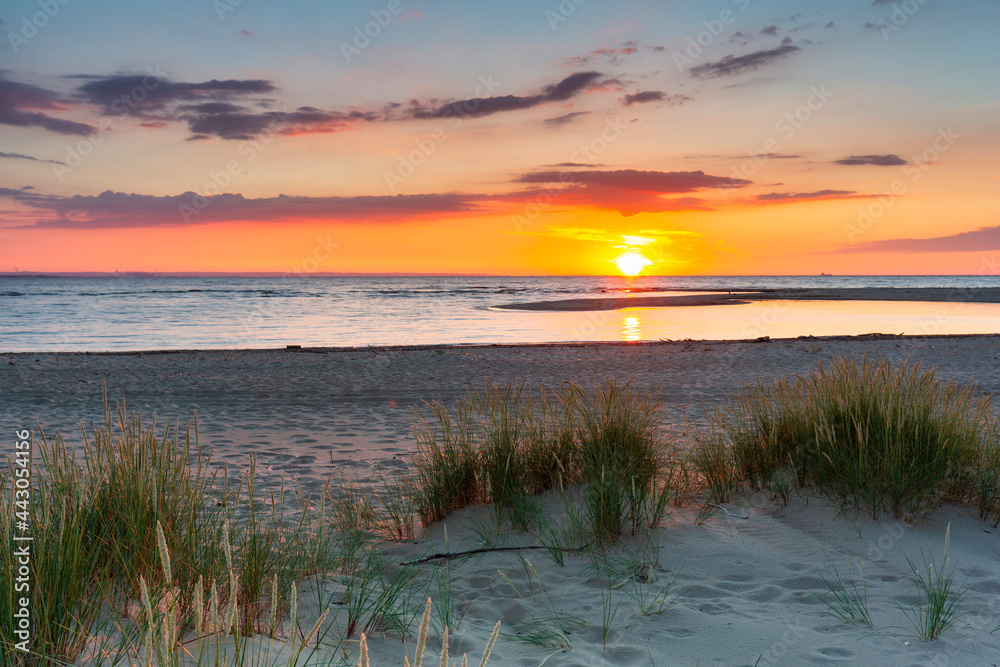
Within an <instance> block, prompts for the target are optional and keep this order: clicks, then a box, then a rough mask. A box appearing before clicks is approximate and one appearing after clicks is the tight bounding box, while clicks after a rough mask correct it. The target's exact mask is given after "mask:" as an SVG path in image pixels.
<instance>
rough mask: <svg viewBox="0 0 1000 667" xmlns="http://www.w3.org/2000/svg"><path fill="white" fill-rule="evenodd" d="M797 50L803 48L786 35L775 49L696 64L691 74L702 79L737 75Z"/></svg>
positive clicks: (768, 63)
mask: <svg viewBox="0 0 1000 667" xmlns="http://www.w3.org/2000/svg"><path fill="white" fill-rule="evenodd" d="M796 51H801V49H800V48H799V47H797V46H795V45H793V44H792V43H791V41H790V40H789V39H788V38H787V37H786V38H785V39H784V40H782V42H781V46H778V47H775V48H773V49H763V50H760V51H754V52H753V53H748V54H746V55H744V56H733V55H729V56H726V57H725V58H723V59H722V60H717V61H715V62H710V63H704V64H703V65H696V66H695V67H692V68H691V75H692V76H695V77H698V78H701V79H714V78H716V77H723V76H736V75H738V74H742V73H744V72H750V71H753V70H756V69H760V68H761V67H765V66H767V65H770V64H771V63H773V62H775V61H777V60H781V59H782V58H786V57H788V56H789V55H791V54H792V53H795V52H796Z"/></svg>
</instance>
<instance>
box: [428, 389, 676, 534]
mask: <svg viewBox="0 0 1000 667" xmlns="http://www.w3.org/2000/svg"><path fill="white" fill-rule="evenodd" d="M663 416H664V404H663V402H662V400H661V399H660V396H659V395H658V393H657V392H655V391H654V390H638V389H635V388H634V387H632V386H631V384H630V383H628V382H626V383H619V382H616V381H609V382H606V383H604V384H603V385H601V386H600V387H598V388H597V390H596V391H593V392H588V391H587V390H585V389H584V388H583V387H581V386H580V385H577V384H575V383H569V384H568V385H566V386H565V387H564V388H562V389H560V390H559V391H557V392H548V391H546V390H545V389H544V388H542V389H539V390H538V391H529V390H526V389H525V388H524V386H523V385H522V386H514V385H506V386H503V387H497V386H494V385H492V384H490V383H487V384H486V387H485V389H483V390H481V391H480V390H473V391H471V392H470V393H469V394H468V395H467V396H466V397H464V398H462V399H460V400H459V401H457V402H456V404H455V407H454V409H449V408H448V407H447V406H445V405H444V404H442V403H441V402H433V403H428V404H427V405H426V409H425V411H418V412H417V425H416V428H415V431H414V433H415V436H416V440H417V444H418V454H417V457H416V458H415V460H414V464H415V468H416V480H417V481H416V505H417V508H418V513H419V515H420V518H421V520H422V522H423V523H424V524H425V525H427V524H429V523H431V522H433V521H437V520H440V519H441V518H443V517H444V516H445V515H447V514H448V513H449V512H451V511H454V510H456V509H459V508H460V507H464V506H466V505H468V504H471V503H473V502H486V503H493V505H494V507H495V508H496V510H497V511H498V512H506V514H507V516H508V517H509V518H510V520H511V522H512V524H513V525H514V526H515V527H517V528H520V529H526V528H528V527H529V526H531V525H533V524H534V523H535V522H536V519H537V518H538V512H539V508H538V505H537V503H536V501H534V500H533V496H535V495H537V494H538V493H541V492H543V491H547V490H549V489H565V488H566V487H567V486H568V485H570V484H573V483H577V482H582V483H583V488H584V503H585V508H586V518H587V522H588V524H589V526H590V528H591V531H592V534H593V535H594V536H595V537H596V538H597V539H598V540H599V541H607V540H611V541H613V540H616V539H618V536H619V535H620V534H621V531H622V529H623V528H624V527H625V526H626V525H629V526H630V527H631V529H632V531H633V532H634V531H635V530H637V529H638V527H639V526H640V525H641V524H642V523H643V522H644V521H650V520H651V521H658V520H659V519H660V518H662V516H663V513H664V512H665V508H666V506H667V504H668V501H669V499H670V498H671V494H670V492H669V489H666V488H665V486H664V477H663V475H662V473H663V470H664V462H665V452H666V445H665V443H664V441H663V438H662V436H661V434H660V432H659V429H660V426H661V423H662V421H663Z"/></svg>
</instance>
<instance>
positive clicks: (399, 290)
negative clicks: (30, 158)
mask: <svg viewBox="0 0 1000 667" xmlns="http://www.w3.org/2000/svg"><path fill="white" fill-rule="evenodd" d="M880 286H886V287H975V286H984V287H985V286H989V287H1000V276H902V277H892V276H832V277H830V276H822V277H820V276H809V277H787V276H777V277H767V276H763V277H762V276H754V277H644V278H635V279H625V278H607V277H599V278H588V277H570V278H554V277H544V278H537V277H530V278H527V277H517V278H505V277H486V278H484V277H443V278H436V277H392V278H378V277H363V278H329V277H290V278H235V277H219V278H190V277H184V278H170V277H159V276H139V277H125V276H123V277H104V278H62V277H10V278H0V312H2V318H0V351H3V352H21V351H108V350H156V349H210V348H274V347H284V346H285V345H291V344H295V345H304V346H363V345H411V344H445V343H519V342H557V341H570V340H576V341H608V340H656V339H666V338H669V339H675V340H676V339H683V338H694V339H734V338H756V337H758V336H771V337H785V336H797V335H804V334H812V335H831V334H857V333H869V332H881V333H908V334H915V333H993V332H998V331H1000V306H996V305H992V304H961V303H959V304H940V303H938V304H912V303H911V304H905V303H886V302H882V303H865V302H853V303H844V302H840V303H816V302H812V303H810V302H769V303H761V304H750V305H740V306H734V305H727V306H705V307H698V308H694V307H692V308H688V307H685V308H662V309H649V308H636V309H626V310H621V311H611V312H592V313H551V312H525V311H511V310H497V309H494V308H493V306H497V305H500V304H506V303H514V302H525V301H540V300H555V299H566V298H579V297H600V296H606V295H609V294H616V293H621V292H626V291H631V292H636V291H641V292H649V291H653V292H657V291H660V292H670V291H671V290H675V289H679V288H685V289H699V290H726V289H736V288H740V289H745V288H779V287H880Z"/></svg>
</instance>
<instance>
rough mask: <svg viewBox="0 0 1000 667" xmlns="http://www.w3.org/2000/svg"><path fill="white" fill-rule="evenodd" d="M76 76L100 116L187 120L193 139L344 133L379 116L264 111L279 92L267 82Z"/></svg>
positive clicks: (82, 92) (79, 90)
mask: <svg viewBox="0 0 1000 667" xmlns="http://www.w3.org/2000/svg"><path fill="white" fill-rule="evenodd" d="M76 78H83V79H88V80H87V82H86V83H84V84H82V85H80V86H79V87H78V88H77V94H78V95H79V96H80V97H81V98H82V99H84V100H86V101H87V102H88V103H90V104H93V105H95V106H97V107H98V108H99V109H100V110H101V112H102V113H104V114H106V115H128V116H132V117H135V118H140V119H143V120H146V121H151V122H154V123H157V122H158V123H164V122H174V121H184V122H186V123H187V124H188V127H189V129H190V130H191V132H192V134H193V136H192V138H194V139H203V138H207V137H218V138H220V139H233V140H241V139H252V138H254V137H257V136H260V135H261V134H264V133H266V132H276V133H278V134H285V135H294V134H322V133H330V132H340V131H343V130H345V129H348V128H350V127H351V125H352V124H353V123H354V122H356V121H364V120H376V119H377V118H379V115H378V114H377V113H375V112H360V111H351V112H340V111H326V110H323V109H317V108H315V107H308V106H306V107H299V108H297V109H295V110H294V111H270V110H266V109H267V107H269V106H272V105H271V101H270V100H268V99H266V98H264V99H262V98H261V95H266V94H270V93H274V92H276V91H277V90H278V88H277V86H275V85H274V84H273V83H272V82H270V81H267V80H264V79H246V80H241V79H227V80H221V81H220V80H218V79H212V80H211V81H204V82H200V83H187V82H175V81H170V80H169V79H167V78H165V77H162V76H155V75H153V74H146V75H142V74H135V75H131V74H130V75H118V76H110V77H92V76H87V75H77V76H76ZM255 107H256V108H255ZM261 107H263V108H261ZM144 124H145V125H149V123H144Z"/></svg>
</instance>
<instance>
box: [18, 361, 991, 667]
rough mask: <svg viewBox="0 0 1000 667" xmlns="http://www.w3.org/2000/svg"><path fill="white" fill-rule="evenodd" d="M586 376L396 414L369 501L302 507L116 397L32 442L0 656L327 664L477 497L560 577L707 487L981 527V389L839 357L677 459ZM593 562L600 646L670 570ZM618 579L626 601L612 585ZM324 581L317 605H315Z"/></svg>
mask: <svg viewBox="0 0 1000 667" xmlns="http://www.w3.org/2000/svg"><path fill="white" fill-rule="evenodd" d="M595 385H596V386H594V387H591V388H584V387H583V386H581V385H578V384H576V383H572V382H570V383H566V384H564V385H563V386H562V387H561V388H560V389H559V390H557V391H548V390H545V389H544V388H538V389H528V388H526V387H525V386H524V385H504V386H495V385H492V384H490V383H487V384H486V385H485V387H483V388H482V389H478V390H472V391H470V392H469V393H468V394H466V396H464V397H463V398H462V399H460V400H459V401H457V402H456V403H455V405H454V406H446V405H444V404H443V403H441V402H440V401H438V402H432V403H428V404H426V406H425V408H424V409H423V410H421V411H418V412H417V413H416V423H415V427H414V434H415V437H416V441H417V447H418V449H417V454H416V456H415V457H414V459H413V461H412V464H413V466H412V470H411V471H409V472H405V473H401V474H399V475H396V476H392V477H383V479H382V484H381V487H380V488H379V490H378V491H377V492H376V493H374V494H372V493H370V492H368V491H366V490H363V489H361V488H360V487H358V486H356V485H355V483H353V482H351V481H350V480H335V481H336V483H332V484H330V485H328V487H327V488H326V489H325V491H324V493H322V494H320V496H319V497H318V498H311V497H308V496H307V494H306V493H305V492H303V491H302V489H301V487H293V486H288V487H287V488H286V485H285V483H284V481H282V483H281V485H280V487H277V488H274V487H272V488H263V487H261V486H260V485H259V483H258V477H257V464H256V459H255V458H254V457H251V458H250V461H249V467H248V469H246V470H245V471H242V475H241V476H240V477H239V478H238V479H237V478H235V476H234V475H231V473H230V471H229V470H228V469H222V470H220V469H218V468H214V467H212V464H211V456H210V454H209V453H207V452H205V451H203V450H202V448H201V447H200V445H199V441H198V431H197V425H196V423H195V424H194V425H193V426H192V427H189V428H187V429H180V428H178V427H175V426H173V425H171V424H167V425H166V426H165V427H162V428H158V427H157V425H156V423H155V421H154V422H152V423H144V422H143V420H142V418H141V416H140V415H138V414H137V413H128V412H127V411H126V410H125V408H124V407H123V406H122V407H119V408H118V409H117V410H116V411H112V410H110V409H106V410H105V415H104V421H103V423H101V424H100V425H99V426H98V427H97V428H96V429H95V430H94V431H93V432H92V433H90V434H87V433H84V437H83V444H82V445H81V447H80V448H79V449H72V448H70V447H69V446H68V445H67V444H66V442H65V441H64V439H63V438H62V436H61V435H60V434H58V433H57V434H56V436H55V437H54V438H51V439H50V438H47V437H46V436H45V434H42V433H40V434H39V437H38V438H37V439H36V441H35V442H34V462H35V467H34V471H33V476H34V479H33V485H32V493H33V494H34V495H33V496H32V503H31V516H30V523H31V526H32V531H33V536H34V539H35V543H34V547H35V548H34V553H33V560H32V563H31V568H32V569H31V575H32V580H33V582H34V585H33V588H32V591H31V605H32V609H33V612H32V613H33V620H34V623H35V626H34V629H33V635H32V645H31V652H30V653H29V654H19V655H18V662H17V663H16V664H18V665H32V666H34V665H47V664H65V663H70V662H72V661H74V660H77V659H80V658H81V656H84V655H86V653H87V652H88V651H90V652H94V651H97V652H101V651H103V652H104V653H106V654H107V655H115V656H119V655H121V656H128V658H127V661H132V662H135V663H137V664H157V665H175V664H191V663H192V661H193V662H194V664H225V665H242V664H273V663H274V660H275V659H276V658H273V656H277V655H279V654H280V655H282V656H284V657H283V658H282V661H283V662H281V663H280V664H285V660H286V658H287V664H295V663H297V662H298V661H299V660H300V659H304V658H303V657H304V656H308V655H313V656H315V655H316V652H317V651H321V650H322V651H326V652H327V653H329V654H330V655H331V656H334V657H331V658H330V661H331V663H332V662H333V661H335V660H336V658H335V656H336V654H337V647H341V648H342V647H343V646H344V644H343V642H345V641H347V639H348V638H353V637H358V636H362V637H368V636H369V635H371V634H372V633H374V632H391V633H394V634H398V635H401V636H406V635H407V634H408V633H409V629H410V625H411V622H412V620H413V616H414V615H415V613H416V612H414V611H413V610H412V609H411V608H410V607H411V605H410V604H409V602H410V600H411V599H412V597H413V595H414V587H413V586H412V585H411V579H412V575H410V574H409V573H404V572H403V571H400V570H399V569H398V568H396V567H393V566H391V565H390V564H389V563H388V561H386V559H385V558H384V557H383V556H381V555H380V554H379V553H378V551H377V547H378V537H379V535H381V536H382V537H390V538H395V539H411V538H413V537H414V534H415V530H416V526H415V519H417V520H419V521H420V522H421V523H423V524H424V525H427V524H430V523H432V522H434V521H438V520H440V519H443V518H444V517H445V516H446V515H447V514H449V513H451V512H453V511H455V510H457V509H459V508H461V507H464V506H466V505H469V504H471V503H480V502H482V503H491V504H492V506H493V508H494V512H495V513H494V515H493V520H494V526H495V527H499V526H500V525H501V523H502V522H504V521H507V522H509V524H510V525H511V526H512V527H514V528H516V529H518V530H522V531H524V530H527V531H532V532H534V534H536V535H537V536H538V537H539V539H540V540H541V542H542V544H543V546H545V547H546V548H547V549H548V550H549V555H550V557H551V558H552V559H553V561H555V562H556V563H558V564H563V563H564V562H565V552H566V550H567V548H572V549H576V548H579V547H587V548H588V549H590V550H592V555H593V553H596V552H597V551H601V552H602V553H603V550H604V549H606V548H609V547H610V546H613V545H615V544H616V543H619V541H620V540H621V538H622V536H623V534H624V533H625V532H626V531H629V530H630V531H631V533H632V534H633V535H636V534H638V535H640V537H641V536H642V535H643V534H644V532H645V531H646V530H648V529H650V528H655V527H656V526H657V525H658V524H659V523H660V521H662V519H663V518H664V516H665V514H666V512H667V509H668V507H669V506H670V505H671V503H674V504H685V503H689V502H695V501H697V500H705V498H706V495H707V503H714V502H723V501H726V500H728V499H729V497H730V496H731V495H732V494H733V493H735V492H737V491H738V490H740V489H741V488H743V487H749V488H751V489H761V488H770V489H771V490H772V491H773V492H774V493H776V494H777V495H779V496H781V497H782V498H783V499H785V500H786V501H787V497H788V494H789V493H790V490H791V488H793V487H804V486H813V487H815V488H816V489H818V490H819V491H821V492H823V493H826V494H828V495H830V496H832V497H834V498H837V499H839V500H840V502H841V503H842V504H843V505H844V506H845V507H848V508H856V509H858V510H864V511H867V512H869V513H870V514H871V515H872V516H874V517H878V516H880V515H882V514H884V513H886V512H892V513H894V514H897V515H898V514H903V513H908V514H916V513H918V512H920V511H926V510H928V509H930V508H933V507H934V506H935V505H937V504H939V503H941V502H946V501H958V502H964V503H968V504H971V505H974V506H976V507H978V508H979V510H980V512H981V514H982V515H983V517H984V518H994V519H995V520H996V521H1000V438H998V436H1000V427H998V421H997V416H996V414H995V413H994V411H993V408H992V405H991V403H990V400H989V398H988V397H985V396H983V395H981V393H979V392H978V390H977V389H976V388H975V387H974V386H965V387H962V386H958V385H956V384H954V383H944V382H941V381H939V380H938V379H937V377H936V375H935V374H934V372H933V371H925V370H922V369H921V368H920V367H919V366H915V365H910V364H905V363H904V364H900V365H898V366H893V365H891V364H889V363H888V362H885V361H883V360H881V359H877V358H876V359H873V360H869V359H867V358H864V357H863V358H862V359H860V360H854V359H839V360H836V361H834V362H832V363H829V364H823V363H820V364H818V365H817V366H816V367H815V368H813V369H812V370H811V371H810V373H808V374H807V375H806V376H803V377H794V378H782V379H778V380H775V381H773V382H770V383H766V382H757V383H755V384H752V385H748V386H747V387H744V389H743V390H742V391H741V392H739V393H738V394H735V395H733V396H731V397H730V399H729V401H728V402H727V403H726V404H725V405H724V406H722V407H721V408H719V409H718V410H715V411H713V412H710V413H709V415H708V426H707V428H700V429H694V435H693V438H692V439H693V441H694V446H693V449H692V450H691V451H690V452H681V451H680V450H679V449H678V448H675V447H673V445H672V442H670V441H669V440H667V439H666V438H665V437H664V434H663V431H662V429H661V425H662V422H663V420H664V416H665V410H666V405H665V403H664V401H663V399H662V396H661V395H660V394H659V393H658V392H657V391H656V390H653V389H640V388H637V387H636V386H634V385H633V384H632V383H631V382H616V381H608V382H604V383H601V384H596V383H595ZM11 472H12V471H9V472H5V473H4V472H0V486H2V490H0V537H2V538H4V539H7V540H8V543H10V540H11V539H12V536H13V535H14V534H15V530H16V526H15V524H14V518H13V517H14V516H15V514H14V507H15V505H14V503H15V500H14V498H15V496H14V494H13V479H12V478H11ZM551 490H555V491H556V494H554V496H553V497H550V498H549V499H548V502H549V503H550V505H551V501H553V500H555V501H558V500H559V498H561V499H562V501H563V507H562V509H564V510H565V511H564V512H563V513H562V514H561V515H560V516H558V517H557V516H555V514H553V513H552V512H551V511H546V510H544V507H546V505H545V504H544V503H543V498H542V497H540V496H539V494H541V493H544V492H546V491H551ZM706 491H707V494H706V493H705V492H706ZM286 495H287V497H286ZM556 504H558V502H557V503H556ZM289 506H291V507H293V508H295V509H292V510H291V513H290V515H289V513H288V511H287V510H286V507H289ZM296 506H297V507H296ZM556 514H558V508H556ZM487 537H489V536H487ZM490 539H492V538H490ZM593 550H596V551H593ZM602 558H603V559H604V560H605V561H607V562H605V564H604V565H605V567H604V569H601V568H600V566H598V565H595V567H598V571H599V572H604V573H606V574H604V575H602V576H603V577H604V578H606V580H607V581H606V586H605V585H604V584H603V583H602V586H601V595H602V608H603V614H604V615H603V621H602V629H603V638H604V640H605V642H606V641H607V640H608V638H609V637H610V634H609V633H610V629H611V626H612V624H613V623H614V622H615V620H616V617H617V615H618V612H619V608H620V607H621V605H622V596H623V595H626V594H627V595H628V596H629V597H631V598H633V599H634V600H635V602H636V604H637V605H638V607H639V609H640V613H641V614H647V613H659V612H661V611H662V610H663V609H665V608H666V607H667V606H668V605H669V604H670V601H671V600H672V599H673V597H674V596H673V594H672V593H671V588H672V587H673V584H674V582H675V579H676V575H674V577H672V578H668V579H667V580H666V581H664V582H661V583H660V584H659V585H656V584H655V580H656V575H655V571H656V570H655V567H654V565H653V563H655V559H652V558H648V557H646V556H643V557H642V558H639V557H636V558H632V559H631V560H628V562H625V561H622V563H624V564H622V563H619V565H622V567H621V568H619V569H621V571H622V572H625V573H626V575H625V576H624V578H622V577H619V576H617V575H615V574H614V572H613V570H614V563H611V562H610V561H608V558H607V556H606V554H604V555H602ZM924 565H925V567H924V569H923V570H920V569H919V568H918V567H916V566H914V564H913V563H912V562H911V568H912V569H913V571H914V574H915V576H916V577H917V582H918V589H919V591H920V592H921V595H922V596H923V597H922V598H921V602H920V604H919V605H918V606H915V607H913V608H912V609H911V610H910V615H911V618H912V619H913V621H914V625H915V627H917V628H918V631H919V632H920V634H921V635H922V636H925V637H927V638H934V637H937V636H939V635H940V633H941V632H943V631H944V630H946V629H947V628H948V627H950V625H951V624H953V623H954V620H955V619H956V618H957V615H958V614H959V613H960V606H961V602H962V599H963V593H964V591H963V589H962V587H960V586H959V587H955V586H954V584H953V574H954V573H953V570H947V546H946V555H945V565H944V566H942V568H938V567H937V565H936V564H935V563H934V562H933V560H928V559H925V563H924ZM0 566H2V567H3V568H4V569H5V571H10V572H13V571H15V570H16V563H15V560H14V556H13V554H12V553H11V552H10V550H5V551H3V552H0ZM609 568H610V569H609ZM314 575H316V576H317V577H318V578H322V577H332V578H333V579H334V580H336V581H338V582H339V585H340V589H339V590H341V591H342V592H343V600H342V603H343V605H342V606H343V611H344V612H345V614H346V616H347V620H346V622H345V623H341V625H340V626H337V627H339V628H340V629H341V631H342V633H343V634H342V636H336V637H335V636H332V635H330V633H331V631H332V628H334V627H335V626H336V625H337V623H339V621H338V620H337V619H336V618H335V617H336V614H335V613H333V612H330V615H329V617H328V616H321V617H319V618H318V619H312V618H311V619H309V622H308V623H306V622H304V620H303V619H302V618H300V611H301V610H300V609H299V605H298V583H299V582H301V581H303V580H304V579H306V578H308V577H312V576H314ZM616 577H617V578H618V579H621V581H623V582H625V583H623V584H622V585H628V586H629V587H630V588H629V589H628V590H627V591H626V592H625V593H619V594H618V595H614V594H613V591H617V588H615V585H616V582H615V581H613V580H614V579H616ZM834 577H835V581H834V582H833V583H832V585H831V586H830V588H831V592H832V593H833V595H834V596H835V598H836V600H835V601H832V604H831V605H830V607H831V609H833V610H834V612H837V610H840V611H841V612H843V613H844V614H846V616H844V615H842V616H841V617H842V618H844V620H847V618H848V617H850V618H851V619H852V620H861V621H862V622H868V623H870V620H868V619H867V618H866V609H865V605H864V604H863V602H864V601H863V597H864V596H863V593H864V590H863V589H861V590H860V591H859V590H858V589H857V587H856V586H852V585H851V584H845V583H844V582H843V581H842V580H841V579H840V577H839V574H837V573H836V572H834ZM536 579H537V577H536ZM430 580H431V582H430V585H431V586H432V587H435V588H436V591H435V593H436V595H435V596H434V597H436V598H437V610H438V613H437V616H438V617H439V619H440V621H441V630H442V632H450V631H454V630H455V629H456V627H457V625H458V623H459V622H460V620H461V616H460V613H459V610H458V607H457V601H456V600H455V599H454V594H453V590H452V573H451V570H450V564H448V563H447V562H446V563H444V564H443V565H442V566H441V567H439V568H437V576H436V577H432V578H430ZM423 583H424V585H427V581H426V580H425V581H424V582H423ZM320 590H321V589H320V587H319V586H317V591H318V592H317V596H318V600H319V606H320V607H328V606H330V604H331V602H333V601H334V599H333V597H332V596H331V597H329V598H326V597H324V595H325V593H323V592H320ZM838 593H839V595H838ZM14 604H15V591H14V590H13V581H12V580H11V579H10V578H8V579H6V580H4V581H3V582H2V583H0V615H2V617H0V645H2V648H3V649H4V651H5V652H7V653H9V652H10V648H11V647H12V645H13V644H14V643H15V641H16V636H15V634H14V630H15V626H14V623H13V611H14V608H15V607H14ZM553 618H554V617H553ZM109 619H110V620H109ZM556 620H558V619H556ZM553 623H554V625H553V627H557V629H558V630H559V631H560V632H562V633H563V634H566V636H568V633H567V632H566V628H564V627H562V626H561V625H560V624H559V623H555V621H553ZM550 625H552V624H550ZM521 630H522V631H524V630H525V628H521ZM536 639H538V641H540V642H543V643H551V644H553V645H558V644H559V641H561V639H560V640H559V641H556V639H558V638H557V637H556V636H555V635H553V636H551V637H548V638H545V637H541V636H539V637H538V638H536ZM307 640H308V641H307ZM109 642H111V643H109ZM192 642H193V643H192ZM418 643H419V642H418ZM112 644H113V645H112ZM307 645H308V646H307ZM321 646H323V647H325V648H321ZM324 655H326V653H324ZM272 658H273V659H272ZM150 661H151V662H150ZM116 663H121V664H124V663H122V662H121V659H117V658H116V659H115V660H113V661H110V662H109V664H116Z"/></svg>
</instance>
